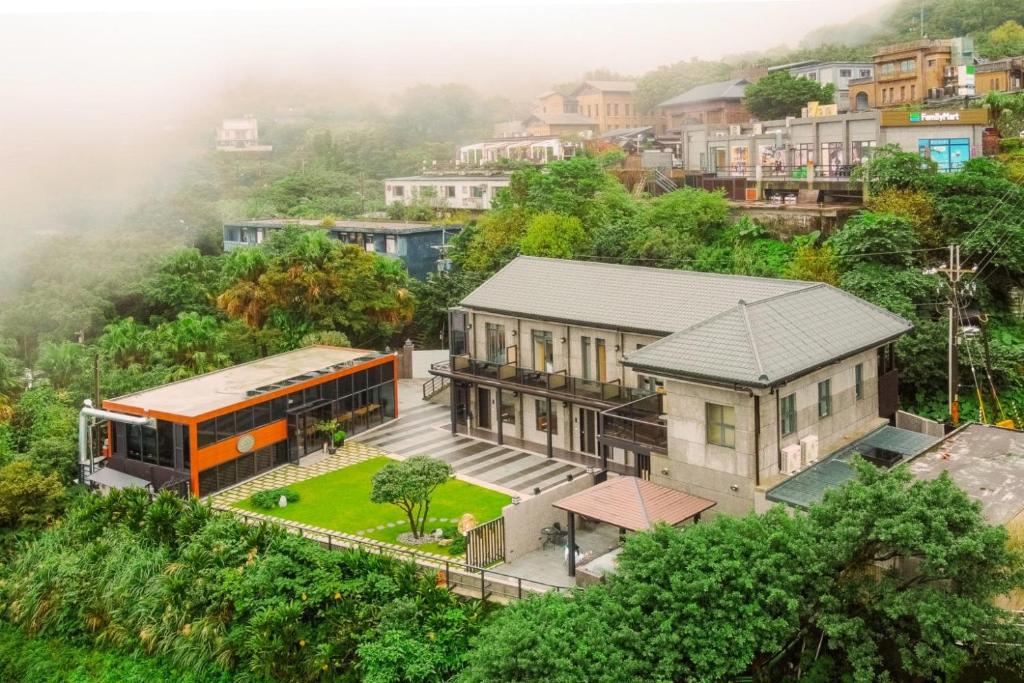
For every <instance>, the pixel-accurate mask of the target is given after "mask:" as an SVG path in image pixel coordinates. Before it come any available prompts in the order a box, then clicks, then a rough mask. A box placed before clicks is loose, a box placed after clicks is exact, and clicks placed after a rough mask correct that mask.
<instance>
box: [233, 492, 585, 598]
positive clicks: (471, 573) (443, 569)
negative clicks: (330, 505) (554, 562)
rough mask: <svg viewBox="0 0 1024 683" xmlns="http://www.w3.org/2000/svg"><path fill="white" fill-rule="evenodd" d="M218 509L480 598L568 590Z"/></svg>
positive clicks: (350, 537) (417, 553) (279, 521)
mask: <svg viewBox="0 0 1024 683" xmlns="http://www.w3.org/2000/svg"><path fill="white" fill-rule="evenodd" d="M219 509H220V510H222V511H224V512H230V513H231V514H234V515H236V516H237V517H239V518H241V520H242V521H243V522H245V523H246V524H261V523H268V524H276V525H277V526H280V527H282V528H284V529H285V530H286V531H289V532H291V533H295V534H296V535H298V536H301V537H303V538H307V539H309V540H311V541H314V542H316V543H319V544H320V545H322V546H324V547H326V548H327V549H328V550H346V549H349V550H362V551H363V552H368V553H375V554H377V555H389V556H391V557H393V558H395V559H398V560H404V561H406V562H412V563H413V564H415V565H416V567H417V568H418V569H419V570H420V572H421V573H423V574H433V575H434V576H435V577H436V579H437V583H438V585H439V586H441V585H443V586H445V587H447V588H449V589H451V590H456V591H459V592H460V593H462V594H464V595H467V596H469V597H473V598H479V599H480V600H488V599H494V598H497V599H499V600H502V599H503V600H521V599H522V598H524V597H527V596H529V595H535V594H540V593H547V592H550V591H555V592H563V591H564V592H568V591H569V590H570V589H569V588H566V587H565V586H556V585H554V584H550V583H544V582H543V581H534V580H532V579H524V578H523V577H521V576H513V575H511V574H504V573H502V572H496V571H494V570H493V569H487V568H486V567H476V566H473V565H471V564H466V563H464V562H459V561H458V560H447V559H444V558H442V557H438V556H435V555H428V554H426V553H420V552H417V551H415V550H406V549H404V548H397V547H395V546H393V545H391V544H388V543H383V542H381V541H374V540H373V539H368V538H360V537H358V536H350V535H348V534H340V533H339V534H332V533H329V532H322V531H312V530H310V529H307V528H305V527H303V526H301V525H299V524H294V523H292V522H288V521H287V520H283V519H277V518H275V517H270V516H267V517H254V516H252V515H250V514H246V513H245V512H241V511H239V510H235V509H233V508H229V507H220V508H219Z"/></svg>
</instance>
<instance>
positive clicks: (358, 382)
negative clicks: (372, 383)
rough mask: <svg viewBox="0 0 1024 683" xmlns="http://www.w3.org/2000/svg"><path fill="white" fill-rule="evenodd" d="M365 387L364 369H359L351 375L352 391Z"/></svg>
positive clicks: (361, 389)
mask: <svg viewBox="0 0 1024 683" xmlns="http://www.w3.org/2000/svg"><path fill="white" fill-rule="evenodd" d="M364 389H366V370H360V371H359V372H357V373H355V374H353V375H352V392H353V393H355V392H357V391H363V390H364Z"/></svg>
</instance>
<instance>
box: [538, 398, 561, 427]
mask: <svg viewBox="0 0 1024 683" xmlns="http://www.w3.org/2000/svg"><path fill="white" fill-rule="evenodd" d="M534 403H535V404H536V413H537V431H538V432H546V431H547V430H548V424H550V425H551V433H552V434H557V433H558V411H557V410H554V409H553V408H554V406H552V411H551V414H550V415H548V402H547V401H546V400H540V399H537V400H536V401H534Z"/></svg>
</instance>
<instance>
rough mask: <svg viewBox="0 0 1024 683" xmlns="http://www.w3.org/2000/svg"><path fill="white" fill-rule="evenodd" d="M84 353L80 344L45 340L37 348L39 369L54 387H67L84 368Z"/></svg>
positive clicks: (85, 359) (83, 348)
mask: <svg viewBox="0 0 1024 683" xmlns="http://www.w3.org/2000/svg"><path fill="white" fill-rule="evenodd" d="M86 355H87V354H86V350H85V347H84V346H82V345H81V344H76V343H74V342H69V341H64V342H59V343H54V342H46V343H45V344H43V345H42V346H41V347H40V348H39V369H40V370H42V371H43V372H44V373H46V376H47V377H48V378H49V380H50V385H51V386H52V387H53V388H54V389H67V388H68V386H70V385H71V383H72V382H73V381H74V380H75V378H76V377H77V376H78V375H79V374H80V373H81V372H82V370H83V369H84V368H85V365H86V361H87V358H86Z"/></svg>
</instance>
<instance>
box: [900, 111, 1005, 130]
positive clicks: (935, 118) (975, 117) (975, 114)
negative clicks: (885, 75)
mask: <svg viewBox="0 0 1024 683" xmlns="http://www.w3.org/2000/svg"><path fill="white" fill-rule="evenodd" d="M957 124H961V125H971V126H975V125H987V124H988V112H987V111H986V110H984V109H959V110H955V111H883V112H882V125H883V126H942V125H957Z"/></svg>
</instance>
